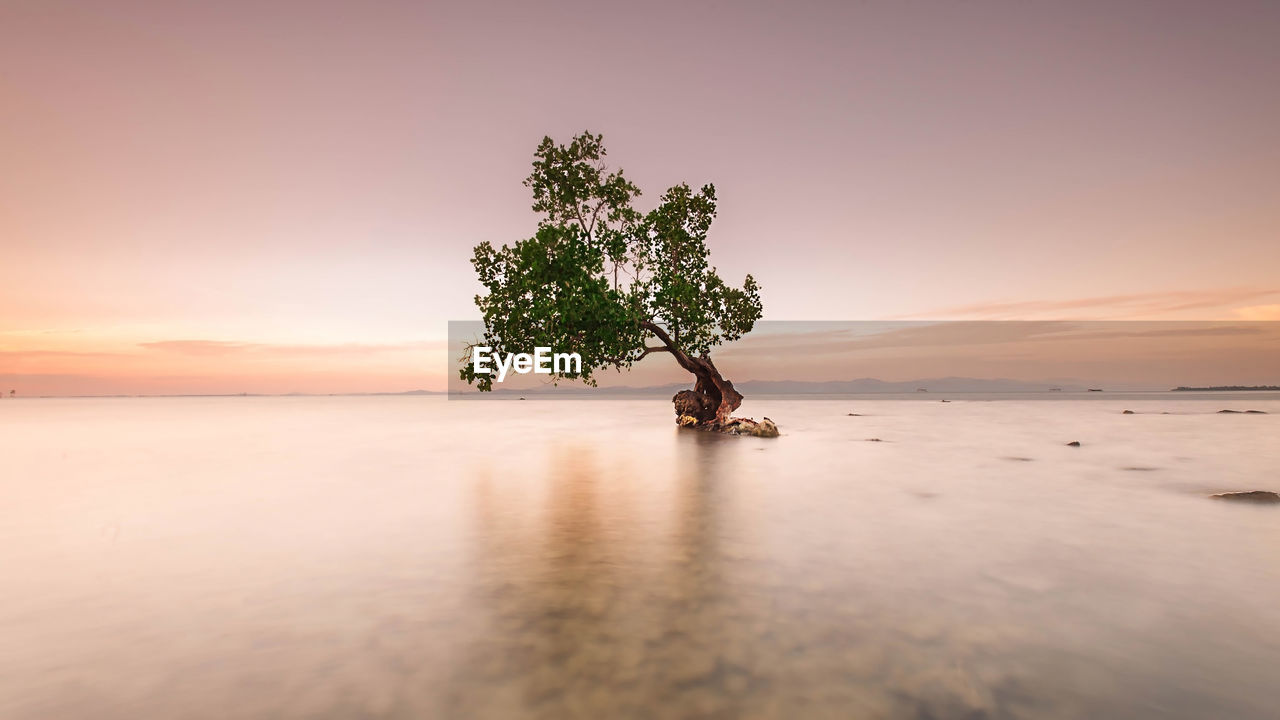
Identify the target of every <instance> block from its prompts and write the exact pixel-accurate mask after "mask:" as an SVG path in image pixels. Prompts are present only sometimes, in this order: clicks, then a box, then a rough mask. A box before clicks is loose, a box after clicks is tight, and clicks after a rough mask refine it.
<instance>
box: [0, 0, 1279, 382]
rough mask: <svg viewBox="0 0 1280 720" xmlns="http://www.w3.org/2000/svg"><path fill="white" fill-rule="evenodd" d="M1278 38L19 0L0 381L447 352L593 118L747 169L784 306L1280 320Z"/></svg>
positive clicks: (747, 244) (853, 16) (796, 19)
mask: <svg viewBox="0 0 1280 720" xmlns="http://www.w3.org/2000/svg"><path fill="white" fill-rule="evenodd" d="M1277 38H1280V3H1276V2H1274V1H1273V0H1262V1H1259V2H1248V1H1245V0H1238V1H1234V0H1233V1H1232V2H1228V3H1209V2H1203V1H1197V2H1173V1H1163V0H1162V1H1152V2H1084V3H1080V2H1077V3H1046V2H1012V1H1010V2H997V1H995V0H968V1H965V2H924V1H921V2H889V1H887V0H885V1H883V2H877V1H867V2H834V1H833V2H809V3H806V2H790V3H755V2H697V1H694V2H687V1H686V2H674V3H662V2H645V3H621V2H618V3H612V2H581V3H573V2H556V3H536V2H510V3H507V2H489V3H461V2H458V3H436V2H423V1H421V0H419V1H416V2H393V1H389V0H388V1H385V2H355V1H349V2H326V1H323V0H321V1H317V0H309V1H306V2H269V3H263V2H234V1H227V2H216V3H214V2H194V1H177V2H175V1H172V0H156V1H154V2H130V1H128V0H120V1H117V2H110V3H102V2H91V1H88V0H85V1H83V2H61V1H59V0H8V1H6V2H4V3H3V4H0V168H2V169H0V250H2V252H0V264H2V267H0V269H2V270H3V281H2V282H0V387H3V388H4V390H5V391H6V392H7V390H8V389H9V388H15V389H17V390H18V393H19V394H24V395H42V394H117V393H126V394H134V393H142V394H146V393H224V392H225V393H235V392H360V391H400V390H408V389H413V388H428V389H443V387H444V385H445V378H444V357H445V354H446V353H445V343H446V323H447V321H448V320H451V319H453V320H461V319H470V318H476V317H478V313H477V312H476V310H475V308H474V306H473V303H472V297H473V295H475V293H476V292H477V291H478V290H479V285H478V283H476V282H475V279H474V275H473V272H472V269H471V266H470V264H469V259H470V254H471V248H472V247H473V246H474V245H476V244H477V243H480V242H484V241H492V242H494V243H498V244H501V243H507V242H513V241H515V240H518V239H520V238H523V237H527V236H528V235H530V234H531V233H532V231H533V228H534V224H535V222H536V219H535V216H534V215H533V213H532V212H531V211H530V210H529V204H530V199H529V197H528V194H527V193H528V191H527V189H526V188H524V187H523V186H522V185H521V180H522V179H523V178H524V177H525V176H526V175H527V174H528V171H529V163H530V161H531V157H532V152H533V149H534V147H535V146H536V145H537V143H538V141H539V140H540V139H541V138H542V136H544V135H551V136H552V137H556V138H561V139H564V138H568V137H569V136H570V135H571V134H573V133H574V132H577V131H581V130H583V129H590V130H592V131H595V132H600V133H603V134H604V136H605V142H606V145H607V146H608V148H609V150H610V155H609V158H610V160H611V162H612V163H613V164H615V165H617V166H621V167H623V168H625V169H626V171H627V173H628V175H630V176H631V177H632V179H633V180H635V181H636V182H637V183H638V184H639V185H640V186H641V187H642V188H643V189H644V190H645V195H644V197H642V198H641V201H640V205H641V207H642V208H645V209H647V208H648V207H650V206H651V204H652V203H653V202H654V201H655V199H656V197H657V196H658V195H659V194H660V192H661V190H662V189H664V188H665V187H667V186H669V185H671V184H674V183H677V182H680V181H686V180H687V181H689V182H690V183H698V184H701V183H704V182H708V181H711V182H714V183H715V184H716V186H717V190H718V195H719V198H720V215H719V218H718V219H717V221H716V223H715V226H714V227H713V229H712V233H711V236H710V245H711V249H712V253H713V261H714V263H715V264H716V265H717V266H718V267H719V269H720V271H721V273H722V275H724V276H725V277H726V279H731V280H732V281H733V282H735V283H736V282H740V281H741V278H742V276H743V275H744V274H745V273H747V272H750V273H752V274H754V275H755V276H756V278H757V279H758V280H759V281H760V283H761V285H762V286H763V292H762V297H763V300H764V305H765V318H766V319H767V320H873V319H875V320H878V319H905V318H928V319H951V318H972V319H1036V320H1040V319H1048V318H1091V319H1169V320H1191V319H1197V320H1208V319H1212V320H1268V319H1270V320H1277V319H1280V82H1278V81H1277V78H1278V77H1280V42H1277ZM664 360H666V358H655V359H651V360H646V362H647V363H648V362H662V361H664ZM832 372H836V370H833V371H832ZM748 374H749V371H748ZM871 374H874V373H871V372H864V371H860V369H856V368H851V369H849V370H848V371H847V372H844V373H839V375H838V377H835V378H831V379H842V378H849V377H862V376H866V375H871Z"/></svg>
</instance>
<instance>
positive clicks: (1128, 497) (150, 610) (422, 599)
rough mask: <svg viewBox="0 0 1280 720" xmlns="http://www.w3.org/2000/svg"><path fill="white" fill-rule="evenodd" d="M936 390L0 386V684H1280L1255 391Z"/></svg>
mask: <svg viewBox="0 0 1280 720" xmlns="http://www.w3.org/2000/svg"><path fill="white" fill-rule="evenodd" d="M1055 395H1056V396H1055ZM942 397H946V398H948V399H950V400H951V402H947V403H942V402H939V401H938V400H939V398H938V397H934V396H930V397H929V398H927V399H925V398H894V397H883V396H880V397H877V396H861V397H840V398H807V399H788V398H779V397H750V398H748V399H747V405H746V406H745V407H744V408H743V411H744V412H745V413H750V414H752V415H755V416H757V417H759V416H761V415H767V416H769V417H771V418H773V419H774V420H775V421H777V422H778V424H779V425H780V426H781V428H782V430H783V432H784V433H785V434H784V436H783V437H781V438H779V439H776V440H761V439H756V438H727V437H719V436H712V435H706V434H702V433H697V432H691V431H678V430H677V429H676V428H675V426H674V424H673V416H672V412H671V409H670V404H669V403H668V402H667V401H666V400H665V399H651V398H639V399H629V400H531V401H526V402H519V401H494V402H466V401H449V400H445V399H444V398H439V397H333V398H328V397H324V398H321V397H299V398H253V397H246V398H143V399H130V398H120V399H30V400H16V401H11V400H8V399H5V400H2V401H0V490H2V492H3V503H2V504H0V717H3V718H6V720H28V719H29V720H56V719H62V718H68V719H77V720H78V719H81V718H83V719H86V720H87V719H90V718H91V719H93V720H111V719H115V718H121V719H123V718H130V719H135V718H165V719H166V720H168V719H174V718H210V719H215V718H216V719H218V720H225V719H227V718H343V719H347V718H365V717H369V718H374V717H377V718H522V717H533V718H548V719H551V718H556V719H561V718H1124V719H1133V718H1188V719H1190V718H1196V719H1198V720H1199V719H1203V718H1232V719H1237V720H1247V719H1251V718H1259V719H1261V718H1274V717H1276V714H1277V712H1280V710H1278V708H1280V684H1278V683H1277V677H1278V676H1277V672H1278V669H1280V506H1247V505H1245V506H1242V505H1236V504H1231V503H1225V502H1221V501H1215V500H1210V499H1208V498H1207V497H1206V496H1207V495H1209V494H1210V493H1215V492H1221V491H1228V490H1254V489H1264V490H1277V491H1280V396H1277V395H1276V394H1264V393H1226V394H1213V395H1208V394H1195V395H1187V394H1180V393H1158V394H1149V395H1124V396H1118V395H1112V394H1110V393H1102V394H1097V395H1093V396H1087V397H1086V396H1084V395H1067V394H1063V395H1057V394H1053V395H1048V394H1046V395H1007V396H994V395H991V396H979V395H973V396H965V395H947V396H942ZM1125 409H1131V410H1134V411H1135V414H1132V415H1125V414H1122V412H1121V411H1122V410H1125ZM1221 409H1237V410H1248V409H1256V410H1263V411H1267V412H1268V413H1269V414H1266V415H1263V414H1251V415H1246V414H1218V413H1217V411H1218V410H1221ZM849 413H858V415H857V416H850V415H849ZM1166 413H1167V414H1166ZM1070 441H1079V442H1080V443H1081V445H1082V446H1081V447H1079V448H1073V447H1067V445H1066V443H1068V442H1070Z"/></svg>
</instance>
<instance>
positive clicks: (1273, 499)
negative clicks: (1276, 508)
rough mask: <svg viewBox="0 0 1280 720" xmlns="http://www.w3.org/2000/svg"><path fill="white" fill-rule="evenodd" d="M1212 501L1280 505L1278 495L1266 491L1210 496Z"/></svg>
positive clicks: (1279, 496)
mask: <svg viewBox="0 0 1280 720" xmlns="http://www.w3.org/2000/svg"><path fill="white" fill-rule="evenodd" d="M1209 497H1211V498H1213V499H1214V500H1231V501H1233V502H1247V503H1260V504H1264V505H1272V504H1275V503H1280V495H1277V494H1275V493H1273V492H1270V491H1268V490H1251V491H1249V492H1227V493H1218V494H1217V495H1210V496H1209Z"/></svg>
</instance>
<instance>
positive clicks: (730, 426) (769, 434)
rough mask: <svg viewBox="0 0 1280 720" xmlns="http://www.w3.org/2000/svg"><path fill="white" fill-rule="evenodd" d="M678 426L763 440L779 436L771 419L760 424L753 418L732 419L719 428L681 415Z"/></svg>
mask: <svg viewBox="0 0 1280 720" xmlns="http://www.w3.org/2000/svg"><path fill="white" fill-rule="evenodd" d="M676 424H677V425H679V426H680V427H682V428H690V429H692V430H703V431H707V432H720V433H724V434H725V435H753V436H755V437H762V438H776V437H778V435H779V432H778V426H777V425H775V424H774V422H773V421H772V420H770V419H769V418H764V419H763V420H761V421H760V422H756V421H755V420H752V419H751V418H732V419H731V420H729V422H727V423H725V424H724V425H723V426H717V425H716V424H715V423H703V422H699V421H698V419H697V418H695V417H693V416H692V415H681V416H680V417H679V418H677V419H676Z"/></svg>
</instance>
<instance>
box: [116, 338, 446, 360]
mask: <svg viewBox="0 0 1280 720" xmlns="http://www.w3.org/2000/svg"><path fill="white" fill-rule="evenodd" d="M446 344H447V343H446V341H445V340H424V341H416V342H402V343H337V344H315V345H301V344H273V343H251V342H237V341H228V340H157V341H153V342H143V343H138V347H140V348H143V349H145V350H149V351H154V352H159V353H170V354H176V355H187V356H196V357H211V356H227V355H246V354H253V355H277V356H303V355H307V356H315V355H353V354H360V355H363V354H369V353H399V352H426V351H432V350H444V349H445V346H446Z"/></svg>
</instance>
